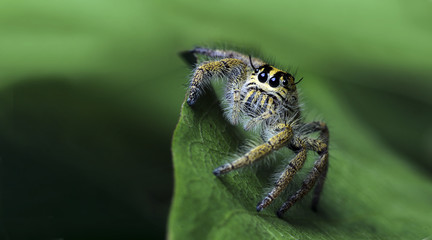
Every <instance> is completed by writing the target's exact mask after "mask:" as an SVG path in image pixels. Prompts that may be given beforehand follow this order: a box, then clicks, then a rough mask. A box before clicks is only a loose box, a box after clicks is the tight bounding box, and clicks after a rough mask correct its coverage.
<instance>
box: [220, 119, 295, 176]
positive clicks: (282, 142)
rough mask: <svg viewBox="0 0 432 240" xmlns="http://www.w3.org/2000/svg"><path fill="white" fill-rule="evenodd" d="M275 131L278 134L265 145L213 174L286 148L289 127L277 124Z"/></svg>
mask: <svg viewBox="0 0 432 240" xmlns="http://www.w3.org/2000/svg"><path fill="white" fill-rule="evenodd" d="M277 130H279V131H280V132H279V133H278V134H276V135H275V136H273V137H271V138H270V139H269V140H268V141H267V142H266V143H264V144H261V145H259V146H257V147H255V148H253V149H252V150H250V151H249V152H248V153H246V154H245V155H243V156H242V157H240V158H238V159H236V160H235V161H233V162H231V163H227V164H224V165H222V166H220V167H218V168H216V169H215V170H214V171H213V174H214V175H216V176H219V175H221V174H224V173H228V172H230V171H232V170H234V169H238V168H241V167H244V166H247V165H250V164H252V163H254V162H256V161H257V160H259V159H262V158H263V157H264V156H266V155H268V154H269V153H270V152H272V151H273V150H277V149H279V148H281V147H283V146H286V144H287V142H289V141H290V140H291V138H292V136H293V134H292V129H291V126H290V125H288V124H279V125H278V127H277Z"/></svg>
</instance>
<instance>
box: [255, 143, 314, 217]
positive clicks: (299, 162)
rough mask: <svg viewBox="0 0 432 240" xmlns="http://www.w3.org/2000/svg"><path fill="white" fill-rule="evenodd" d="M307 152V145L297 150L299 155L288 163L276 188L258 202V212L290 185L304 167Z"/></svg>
mask: <svg viewBox="0 0 432 240" xmlns="http://www.w3.org/2000/svg"><path fill="white" fill-rule="evenodd" d="M306 153H307V149H306V147H305V146H303V147H302V148H300V149H299V150H298V151H297V155H296V156H295V157H294V158H293V159H292V160H291V161H290V162H289V163H288V166H287V168H285V170H284V171H283V172H282V174H281V176H280V177H279V179H278V180H277V181H276V183H275V186H274V188H273V189H272V190H271V192H269V193H268V194H267V196H266V197H265V198H264V199H263V200H262V201H261V202H259V203H258V205H257V208H256V209H257V211H258V212H260V211H261V210H262V209H263V208H265V207H267V206H268V205H270V203H271V202H272V201H273V200H274V199H275V198H276V197H278V196H279V194H281V192H282V191H283V190H284V189H285V188H286V187H287V186H288V184H289V182H290V181H291V179H292V178H293V177H294V175H295V174H296V173H297V171H298V170H300V169H301V168H302V167H303V164H304V162H305V161H306V157H307V155H306Z"/></svg>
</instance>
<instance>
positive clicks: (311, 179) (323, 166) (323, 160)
mask: <svg viewBox="0 0 432 240" xmlns="http://www.w3.org/2000/svg"><path fill="white" fill-rule="evenodd" d="M327 168H328V153H327V152H326V153H323V154H322V155H321V156H320V157H319V159H318V160H317V161H316V162H315V165H314V167H313V169H312V171H311V172H310V173H309V175H308V176H307V177H306V179H305V180H304V181H303V184H302V186H301V188H300V189H299V190H298V191H297V192H296V193H295V194H294V195H292V196H291V197H290V198H289V199H288V201H286V202H285V203H284V204H283V205H282V207H281V208H280V209H279V211H277V213H276V214H277V216H278V217H282V215H283V214H284V213H285V212H286V211H288V209H290V208H291V207H292V205H294V203H296V202H297V201H298V200H300V199H301V198H302V197H303V196H305V195H306V194H307V193H308V192H309V191H310V190H311V189H312V187H313V186H314V185H315V183H316V182H317V180H319V179H321V181H323V178H322V177H321V176H323V174H325V173H326V171H327ZM321 189H322V187H321ZM318 198H319V195H318ZM318 198H316V197H315V196H314V199H316V200H314V201H317V200H318ZM314 201H313V202H314ZM316 204H318V202H316ZM314 208H316V206H314Z"/></svg>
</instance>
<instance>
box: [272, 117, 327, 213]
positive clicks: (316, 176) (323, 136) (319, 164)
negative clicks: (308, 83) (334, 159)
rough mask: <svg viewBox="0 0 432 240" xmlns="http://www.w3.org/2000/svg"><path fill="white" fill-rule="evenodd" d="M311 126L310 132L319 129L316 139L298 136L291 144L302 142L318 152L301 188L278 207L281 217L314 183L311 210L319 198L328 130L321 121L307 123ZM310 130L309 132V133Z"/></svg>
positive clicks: (325, 169)
mask: <svg viewBox="0 0 432 240" xmlns="http://www.w3.org/2000/svg"><path fill="white" fill-rule="evenodd" d="M308 125H309V126H310V127H311V129H312V130H311V132H316V131H320V132H321V133H320V135H319V137H318V139H312V138H305V139H303V140H300V139H299V138H296V139H294V141H293V145H294V146H296V147H298V146H299V145H300V144H299V143H300V142H304V143H305V145H306V149H308V150H313V151H315V152H317V153H318V155H319V157H318V160H316V161H315V164H314V167H313V169H312V171H310V172H309V174H308V176H307V177H306V179H305V180H304V181H303V183H302V186H301V188H300V189H299V190H298V191H297V192H296V193H295V194H293V195H292V196H291V197H290V198H289V199H288V200H287V201H286V202H285V203H284V204H283V205H282V207H281V208H280V209H279V211H278V212H277V215H278V216H279V217H282V215H283V214H284V213H285V212H286V211H288V209H289V208H290V207H291V206H292V205H294V203H295V202H297V201H298V200H300V199H301V198H302V197H303V196H305V195H306V194H307V193H308V192H309V191H310V190H311V189H312V187H313V186H314V185H315V183H316V187H315V191H314V195H313V198H312V210H314V211H316V210H317V205H318V202H319V198H320V195H321V192H322V189H323V187H324V181H325V178H326V175H327V170H328V164H329V161H328V158H329V154H328V142H329V132H328V128H327V126H326V124H325V123H323V122H312V123H309V124H308ZM311 132H310V133H311Z"/></svg>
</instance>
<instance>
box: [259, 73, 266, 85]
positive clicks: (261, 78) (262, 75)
mask: <svg viewBox="0 0 432 240" xmlns="http://www.w3.org/2000/svg"><path fill="white" fill-rule="evenodd" d="M258 81H260V82H262V83H263V82H266V81H267V73H265V72H262V73H260V74H259V75H258Z"/></svg>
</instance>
